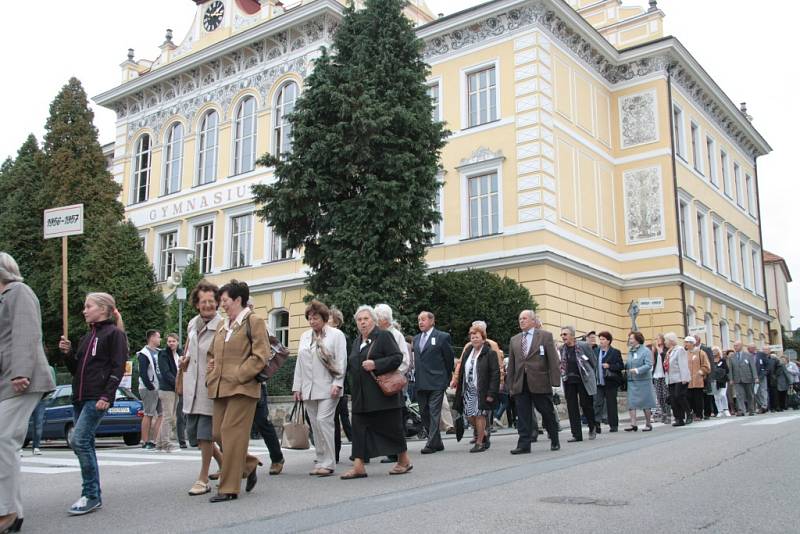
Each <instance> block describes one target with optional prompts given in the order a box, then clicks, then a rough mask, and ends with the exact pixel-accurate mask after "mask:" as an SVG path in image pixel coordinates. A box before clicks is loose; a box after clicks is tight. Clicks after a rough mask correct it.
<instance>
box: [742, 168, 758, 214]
mask: <svg viewBox="0 0 800 534" xmlns="http://www.w3.org/2000/svg"><path fill="white" fill-rule="evenodd" d="M744 184H745V188H746V189H747V213H749V214H750V216H751V217H753V218H755V217H756V188H755V181H754V178H753V177H752V176H751V175H750V174H748V173H745V174H744Z"/></svg>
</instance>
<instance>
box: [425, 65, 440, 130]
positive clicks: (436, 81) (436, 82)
mask: <svg viewBox="0 0 800 534" xmlns="http://www.w3.org/2000/svg"><path fill="white" fill-rule="evenodd" d="M426 84H427V86H428V91H429V93H428V94H429V95H430V92H431V91H432V89H433V88H434V87H435V88H436V107H434V108H433V109H432V110H431V118H432V119H433V120H434V121H438V122H441V121H442V117H444V102H443V101H442V77H441V76H436V77H435V78H430V79H428V81H427V82H426Z"/></svg>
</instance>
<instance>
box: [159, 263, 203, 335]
mask: <svg viewBox="0 0 800 534" xmlns="http://www.w3.org/2000/svg"><path fill="white" fill-rule="evenodd" d="M202 279H203V276H202V275H201V274H200V269H199V268H198V266H197V260H192V261H191V262H189V265H187V266H186V269H184V270H183V281H182V282H181V285H182V286H183V287H185V288H186V298H187V301H186V302H184V303H183V330H181V329H180V328H178V307H179V302H178V299H177V298H175V296H173V298H172V301H171V302H170V303H169V307H168V308H167V325H166V327H165V328H164V334H165V335H166V334H169V333H171V332H174V333H176V334H177V333H178V332H181V331H182V332H183V337H184V339H181V340H180V345H181V347H182V346H183V345H184V344H185V341H186V332H187V330H188V325H189V321H191V320H192V318H193V317H194V316H195V315H197V310H196V309H194V308H192V306H191V305H190V304H189V301H188V298H189V295H191V294H192V290H193V289H194V288H195V286H197V283H198V282H199V281H200V280H202Z"/></svg>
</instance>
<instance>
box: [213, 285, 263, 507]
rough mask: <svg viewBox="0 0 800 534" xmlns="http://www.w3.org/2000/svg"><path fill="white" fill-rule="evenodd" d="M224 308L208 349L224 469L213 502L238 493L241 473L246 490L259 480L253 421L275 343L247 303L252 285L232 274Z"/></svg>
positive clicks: (223, 290) (216, 434) (222, 292)
mask: <svg viewBox="0 0 800 534" xmlns="http://www.w3.org/2000/svg"><path fill="white" fill-rule="evenodd" d="M219 294H220V302H221V306H222V309H223V310H225V313H226V314H227V315H228V318H227V319H225V321H224V323H223V324H222V326H221V327H220V328H219V329H218V330H217V331H216V333H215V334H214V341H212V343H211V348H209V349H208V367H207V375H206V385H207V386H208V396H209V398H211V399H214V415H213V418H212V420H213V424H212V435H213V437H214V441H216V442H218V443H219V444H220V445H221V446H222V451H223V458H222V474H221V475H220V479H219V490H218V493H217V494H216V495H215V496H213V497H211V499H210V501H211V502H222V501H231V500H234V499H236V498H237V497H238V495H239V491H240V489H241V478H247V485H246V486H245V490H246V491H248V492H249V491H251V490H252V489H253V488H254V487H255V485H256V482H257V480H258V479H257V476H256V468H257V467H258V465H259V463H260V462H259V461H258V458H256V457H255V456H251V455H249V454H247V445H248V443H249V442H250V427H251V425H252V422H253V416H254V414H255V411H256V404H257V403H258V400H259V399H260V398H261V386H260V384H259V383H258V382H257V381H256V375H257V374H258V373H259V372H260V371H261V370H262V369H263V368H264V366H265V365H266V364H267V354H268V352H267V351H268V350H269V343H268V342H267V327H266V325H265V324H264V321H262V320H260V319H259V318H258V317H253V314H252V313H251V312H250V308H248V307H247V306H246V303H247V299H249V298H250V289H249V288H248V287H247V284H246V283H244V282H238V281H236V280H231V281H230V283H228V284H226V285H224V286H222V288H220V290H219Z"/></svg>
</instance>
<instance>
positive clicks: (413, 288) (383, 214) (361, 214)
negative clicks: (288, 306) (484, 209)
mask: <svg viewBox="0 0 800 534" xmlns="http://www.w3.org/2000/svg"><path fill="white" fill-rule="evenodd" d="M404 5H405V2H404V1H403V0H367V1H366V2H365V8H364V9H363V10H359V11H356V10H355V9H354V7H353V6H352V5H351V6H350V7H348V8H347V9H346V10H345V16H344V19H343V20H342V23H341V24H340V26H339V29H338V30H337V33H336V36H335V37H334V41H333V48H332V51H331V53H328V52H327V51H326V50H323V52H322V56H321V57H320V58H319V59H318V60H317V61H316V63H315V66H314V70H313V72H312V73H311V75H310V76H309V77H308V78H307V80H306V88H305V90H304V92H303V94H302V95H301V97H300V98H299V99H298V101H297V105H296V108H295V112H294V113H293V114H292V116H291V117H290V122H291V124H292V126H293V139H294V141H293V152H292V153H291V154H284V155H282V157H281V158H280V159H279V158H276V157H274V156H272V155H266V156H264V157H263V158H262V159H261V160H260V163H261V164H263V165H269V166H274V167H275V176H276V181H275V183H274V184H271V185H258V186H255V187H254V188H253V190H254V195H255V199H256V202H257V204H260V205H261V207H260V209H259V212H258V213H259V215H260V217H261V218H262V219H263V220H265V221H267V222H268V223H269V224H270V225H272V226H273V227H275V229H276V231H277V232H278V233H279V234H281V235H282V236H284V237H285V238H286V239H287V243H288V245H289V246H290V247H292V248H297V247H303V250H304V255H303V261H304V262H305V263H306V264H307V265H308V266H309V267H310V268H311V269H310V275H309V277H308V280H307V283H308V289H309V290H310V293H311V295H313V296H315V297H316V298H319V299H321V300H323V301H324V302H326V303H328V304H335V305H336V306H338V307H339V308H340V309H341V310H342V311H343V312H344V314H345V316H350V315H352V313H353V312H354V311H355V308H356V307H357V306H358V305H359V304H363V303H369V304H375V303H378V302H387V303H389V304H390V305H392V306H393V307H395V308H399V310H401V315H402V312H405V313H407V314H408V315H410V316H413V315H414V313H415V312H416V311H417V310H415V309H413V308H414V307H415V304H414V303H413V302H411V296H412V295H415V294H419V293H420V286H421V285H424V284H425V283H426V278H425V263H424V256H425V248H426V245H428V244H429V243H430V241H431V239H432V238H433V233H432V232H431V228H432V226H433V225H434V224H435V223H436V222H438V221H439V219H440V216H439V213H438V211H437V210H436V207H435V198H436V195H437V192H438V188H439V187H440V185H441V184H440V183H438V181H437V173H438V170H439V167H438V163H439V154H440V151H441V149H442V147H443V145H444V139H445V137H446V135H447V132H446V131H445V130H444V127H443V125H442V123H440V122H435V121H433V119H432V117H431V110H432V108H431V100H430V98H429V96H428V93H427V87H426V85H425V80H426V76H427V73H428V68H427V65H425V63H424V62H423V60H422V57H421V54H420V52H421V49H422V43H421V41H420V40H419V39H417V37H416V35H415V33H414V28H413V24H412V23H411V22H410V21H409V20H408V19H407V18H406V17H405V16H404V15H403V7H404ZM348 323H349V322H348Z"/></svg>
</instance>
